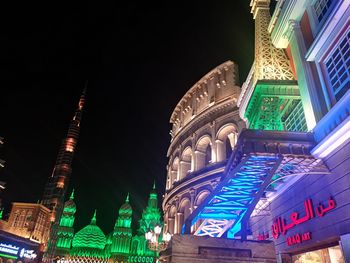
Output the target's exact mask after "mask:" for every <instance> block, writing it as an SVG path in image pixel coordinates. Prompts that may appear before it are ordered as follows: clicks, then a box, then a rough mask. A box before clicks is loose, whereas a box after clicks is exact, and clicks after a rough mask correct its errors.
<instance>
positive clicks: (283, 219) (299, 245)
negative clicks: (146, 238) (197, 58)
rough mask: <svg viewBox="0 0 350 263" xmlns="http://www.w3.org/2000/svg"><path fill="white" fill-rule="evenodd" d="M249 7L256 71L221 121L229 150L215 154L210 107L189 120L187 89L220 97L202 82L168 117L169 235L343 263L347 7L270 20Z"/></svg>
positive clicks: (290, 0) (287, 6)
mask: <svg viewBox="0 0 350 263" xmlns="http://www.w3.org/2000/svg"><path fill="white" fill-rule="evenodd" d="M250 5H251V8H252V10H251V12H252V15H253V19H254V20H255V61H254V62H253V64H252V67H251V70H250V72H249V74H248V76H247V79H246V81H245V82H244V83H243V85H242V89H241V90H240V89H239V88H238V87H237V89H235V90H236V93H235V94H237V95H236V97H235V99H234V100H233V101H234V104H233V105H234V107H232V108H230V111H228V112H227V116H235V119H232V117H231V120H230V121H229V122H231V123H233V124H234V127H235V128H236V129H233V131H234V133H235V138H237V139H235V140H234V143H233V144H231V146H234V149H233V151H232V153H229V152H227V154H226V155H220V150H221V149H222V147H221V146H222V145H225V144H222V141H223V140H222V139H221V138H219V136H218V132H219V131H220V129H218V126H216V125H217V124H218V123H221V121H222V120H223V119H224V118H223V115H220V114H219V113H218V112H220V111H219V110H218V109H217V108H215V107H216V106H217V105H219V103H216V102H215V103H213V101H211V100H210V98H211V96H210V95H209V96H207V97H209V98H208V99H207V101H209V103H208V104H206V106H205V107H204V108H200V109H201V111H199V112H198V111H197V108H196V107H197V106H198V103H199V105H201V104H200V102H201V99H200V98H201V96H200V93H196V92H197V90H200V88H201V87H208V83H211V82H210V81H209V80H211V81H212V82H213V84H214V85H212V86H213V87H215V88H217V89H219V88H220V87H222V85H221V82H220V81H217V79H218V77H216V78H215V77H209V78H208V79H206V77H205V78H204V79H206V80H207V82H205V85H202V83H200V85H198V86H199V88H198V87H197V86H196V85H195V88H191V89H190V91H189V92H188V93H187V94H186V95H185V96H184V97H183V99H182V100H181V101H180V102H179V104H178V105H177V107H176V109H175V111H174V113H173V115H172V118H171V123H173V129H172V139H171V143H170V147H169V151H168V157H169V165H168V167H167V168H168V174H167V185H166V195H165V198H164V201H163V210H164V213H165V218H164V220H165V222H166V226H167V229H168V230H169V231H170V232H172V233H174V234H179V233H187V234H194V235H200V236H209V237H222V238H223V237H226V238H241V239H242V240H246V239H255V240H257V241H259V240H260V241H264V242H265V241H270V242H273V243H274V245H275V250H276V258H277V261H278V262H332V263H333V262H350V214H349V211H350V209H349V208H350V199H349V198H348V196H350V175H349V172H348V171H349V168H350V130H349V129H350V117H349V115H350V108H349V107H350V91H349V89H350V1H348V0H338V1H335V0H295V1H294V0H279V1H277V4H276V8H275V10H274V13H273V15H272V16H271V15H270V10H269V5H270V0H252V1H251V3H250ZM219 67H220V66H219ZM214 71H215V70H214ZM218 71H219V72H221V71H222V70H218ZM208 75H210V73H209V74H208ZM218 75H219V76H220V77H222V74H218ZM231 76H232V75H231ZM231 78H232V77H231ZM206 85H207V86H206ZM209 87H210V85H209ZM207 94H209V92H208V93H207ZM207 94H205V93H204V95H207ZM204 95H203V96H202V97H204V98H206V97H205V96H204ZM193 97H194V99H193ZM194 101H195V103H194ZM218 108H220V107H218ZM212 109H213V110H214V109H215V110H214V111H213V112H211V110H212ZM206 112H208V113H210V114H207V115H206V114H205V113H206ZM214 112H215V113H214ZM237 114H239V116H237V117H236V115H237ZM197 118H198V120H197ZM238 124H239V125H238ZM208 127H210V129H209V128H208ZM244 128H247V129H244ZM202 131H206V132H207V133H208V137H207V138H208V139H206V140H201V138H202V137H205V132H204V133H203V132H202ZM208 131H210V132H208ZM225 135H226V137H228V135H229V136H231V135H230V132H229V133H226V134H225ZM203 141H204V142H207V143H202V142H203ZM207 145H210V148H209V147H208V146H207ZM201 146H202V147H201ZM203 146H204V147H203ZM208 148H209V150H208ZM227 148H228V147H226V149H227ZM223 152H224V153H225V151H223ZM208 156H209V157H208ZM222 156H225V158H222ZM229 156H230V158H228V157H229ZM209 160H211V162H210V161H209ZM222 160H227V161H226V162H224V163H222V166H221V167H220V168H219V165H220V163H219V164H218V162H220V161H222ZM203 163H204V165H203ZM216 165H217V166H216ZM215 169H218V170H216V171H215ZM215 173H216V174H217V177H216V178H215V177H214V176H213V175H214V174H215ZM214 178H215V179H216V180H215V179H214ZM213 179H214V180H213ZM204 189H205V190H204ZM202 191H206V194H204V196H203V197H202V198H200V197H201V192H202ZM198 200H199V201H198Z"/></svg>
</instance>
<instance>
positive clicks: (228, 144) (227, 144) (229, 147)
mask: <svg viewBox="0 0 350 263" xmlns="http://www.w3.org/2000/svg"><path fill="white" fill-rule="evenodd" d="M225 150H226V159H228V158H230V156H231V154H232V145H231V142H230V140H228V138H227V139H226V140H225Z"/></svg>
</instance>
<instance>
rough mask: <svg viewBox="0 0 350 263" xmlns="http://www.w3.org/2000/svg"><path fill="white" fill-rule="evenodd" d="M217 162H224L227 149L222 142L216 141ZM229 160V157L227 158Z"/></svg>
mask: <svg viewBox="0 0 350 263" xmlns="http://www.w3.org/2000/svg"><path fill="white" fill-rule="evenodd" d="M215 143H216V161H217V162H222V161H224V160H225V147H224V143H223V141H221V140H216V141H215ZM227 158H228V157H227Z"/></svg>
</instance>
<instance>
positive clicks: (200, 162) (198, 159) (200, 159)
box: [194, 150, 205, 171]
mask: <svg viewBox="0 0 350 263" xmlns="http://www.w3.org/2000/svg"><path fill="white" fill-rule="evenodd" d="M194 156H195V164H196V166H195V167H194V169H195V171H198V170H199V169H202V168H203V167H204V166H205V153H202V152H201V151H198V150H195V151H194Z"/></svg>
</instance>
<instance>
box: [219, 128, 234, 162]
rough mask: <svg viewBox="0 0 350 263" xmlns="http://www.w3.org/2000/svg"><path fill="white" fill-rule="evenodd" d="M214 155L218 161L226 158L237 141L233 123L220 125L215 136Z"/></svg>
mask: <svg viewBox="0 0 350 263" xmlns="http://www.w3.org/2000/svg"><path fill="white" fill-rule="evenodd" d="M216 138H217V139H216V156H217V160H218V162H221V161H224V160H226V159H228V158H229V157H230V156H231V154H232V151H233V148H234V147H235V145H236V143H237V129H236V126H235V125H233V124H226V125H224V126H223V127H221V128H220V129H219V131H218V133H217V136H216Z"/></svg>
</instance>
